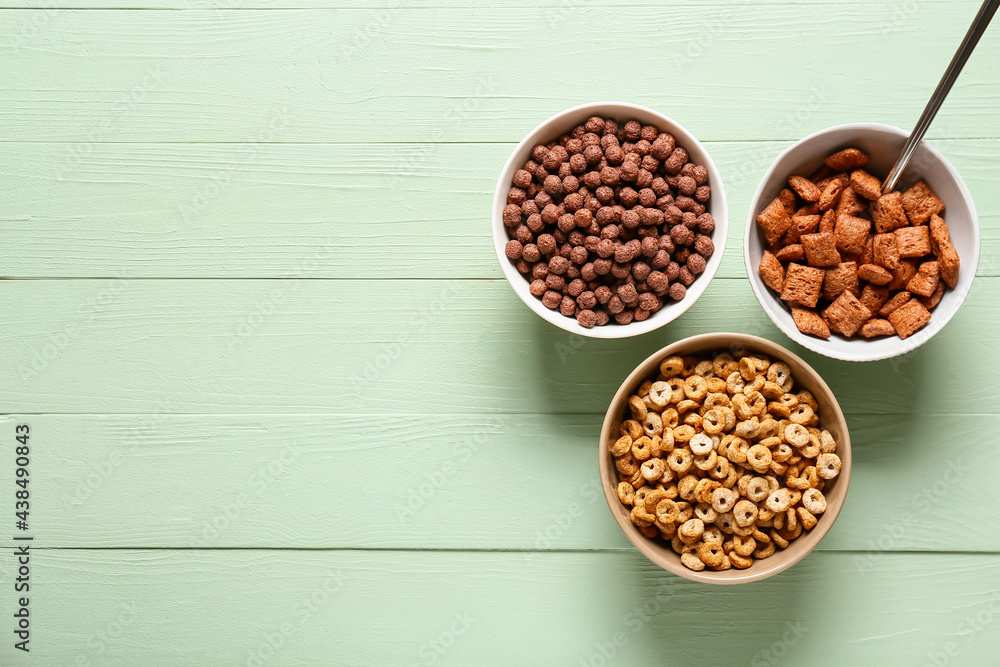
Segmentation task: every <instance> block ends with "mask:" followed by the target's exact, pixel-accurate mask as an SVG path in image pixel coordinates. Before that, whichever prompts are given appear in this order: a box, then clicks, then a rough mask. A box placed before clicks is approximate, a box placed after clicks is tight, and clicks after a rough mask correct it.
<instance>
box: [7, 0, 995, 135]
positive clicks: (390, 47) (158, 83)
mask: <svg viewBox="0 0 1000 667" xmlns="http://www.w3.org/2000/svg"><path fill="white" fill-rule="evenodd" d="M85 1H88V2H89V0H85ZM232 1H233V2H239V1H240V0H232ZM390 1H391V0H390ZM553 4H556V3H551V4H550V6H549V7H540V8H535V7H528V8H497V9H492V10H490V9H486V8H484V7H481V6H477V5H470V6H469V7H467V8H462V9H455V8H447V7H444V8H437V7H426V8H420V7H417V6H413V7H409V6H400V7H399V8H398V9H394V10H391V11H386V12H382V13H380V12H377V11H372V10H370V9H362V10H335V11H323V10H287V11H286V10H280V9H274V10H271V9H269V10H267V11H259V12H256V11H240V10H228V9H211V10H198V9H190V10H185V11H181V12H172V11H149V12H147V11H119V12H115V11H113V10H92V11H73V10H65V11H62V10H60V11H54V10H46V9H36V10H14V9H11V10H5V11H4V12H3V17H2V19H0V20H2V21H3V22H4V23H3V26H4V29H3V34H6V35H8V36H9V38H8V40H7V42H8V43H7V44H6V45H5V46H6V50H5V53H4V63H5V67H4V68H3V71H2V72H0V88H3V90H5V91H7V94H6V95H4V96H3V97H2V99H0V117H2V118H4V120H5V122H4V123H3V126H2V128H0V139H3V140H26V141H38V140H48V141H68V142H82V143H83V144H88V143H99V142H105V141H232V142H255V141H282V142H288V141H295V142H315V141H332V142H356V141H392V142H397V141H421V142H425V141H434V142H440V141H446V142H451V141H505V142H509V141H517V140H520V138H521V137H522V136H524V134H525V133H526V132H527V131H528V130H530V129H531V128H532V127H534V126H535V125H536V124H537V123H538V122H539V120H541V119H543V118H546V117H548V116H549V115H551V114H552V113H555V112H557V111H560V110H562V109H564V108H566V107H569V106H572V105H575V104H579V103H581V102H586V101H593V98H594V96H595V95H596V96H597V97H600V98H604V99H625V100H628V101H634V102H639V103H643V104H647V105H649V106H652V107H654V108H657V109H660V110H662V111H664V112H665V113H666V114H667V115H669V116H671V117H674V118H676V119H677V120H678V121H680V122H681V123H683V124H684V125H685V126H687V127H688V129H690V130H691V131H692V132H693V133H694V134H695V136H697V137H699V138H700V139H706V140H744V139H755V140H759V139H774V140H778V139H780V140H794V139H798V138H800V137H802V136H804V135H806V134H808V133H809V132H812V131H814V130H817V129H820V128H823V127H828V126H830V125H834V124H839V123H843V122H848V121H867V120H878V121H882V122H887V123H890V124H894V125H900V126H904V127H911V126H912V124H913V123H914V122H915V119H916V117H917V115H918V113H919V110H920V109H922V108H923V106H924V104H925V102H926V100H927V98H928V97H929V95H930V93H931V92H932V90H933V88H934V85H935V84H936V83H937V81H938V79H939V78H940V76H941V73H942V71H943V68H944V64H945V63H947V62H948V59H949V58H950V57H951V55H952V54H953V52H954V50H955V47H956V44H958V42H959V41H960V40H961V37H962V35H964V33H965V30H966V27H967V25H968V23H969V21H971V19H972V17H973V16H974V15H975V9H976V6H975V3H961V4H960V5H956V4H954V3H915V4H914V5H912V6H911V5H910V4H908V3H885V4H879V5H873V3H870V2H862V1H858V0H855V1H854V2H843V3H838V4H837V5H835V6H832V7H831V6H830V5H829V4H825V3H808V4H800V3H794V4H759V3H739V4H737V3H714V4H704V5H701V4H699V5H698V6H697V8H693V7H692V5H691V4H690V3H685V4H681V5H675V4H673V3H671V4H669V5H665V6H655V7H651V6H649V5H648V4H645V3H642V4H639V5H632V4H627V5H623V6H617V7H614V6H594V5H589V6H586V7H585V8H583V7H581V8H580V9H577V7H578V6H577V5H576V4H575V2H567V3H559V4H557V5H556V6H555V7H553V6H551V5H553ZM38 23H41V24H42V25H37V24H38ZM665 29H666V32H665ZM626 33H627V34H628V40H627V48H623V43H622V40H621V37H622V35H624V34H626ZM862 45H863V49H862V48H859V47H860V46H862ZM830 54H835V55H836V57H830ZM998 56H1000V40H997V39H996V38H995V36H993V35H990V34H987V35H986V37H985V39H983V40H982V42H981V43H980V44H979V46H978V48H977V51H976V57H975V58H974V59H972V60H971V61H970V62H969V64H968V65H967V67H966V68H965V71H964V72H963V73H962V77H961V79H960V80H959V81H958V82H957V84H956V85H955V88H954V89H953V90H952V92H951V95H950V96H949V99H948V103H947V104H946V105H945V107H944V108H943V109H942V111H941V113H940V114H939V116H938V118H937V119H936V120H935V122H934V125H933V126H932V127H931V130H930V136H931V138H968V137H981V136H992V134H993V133H989V134H988V135H984V133H983V130H984V128H987V127H990V126H991V125H992V124H993V122H994V120H995V113H994V109H995V108H996V106H997V103H998V100H1000V92H998V90H997V86H996V85H995V82H996V80H997V78H998V68H1000V57H998ZM642 61H645V62H648V63H650V65H651V66H652V69H653V70H654V71H653V72H651V71H650V70H651V67H650V66H646V67H639V66H637V64H638V63H640V62H642ZM884 62H892V63H893V72H892V85H891V88H889V89H888V91H887V86H886V84H885V78H886V77H882V76H866V75H862V73H867V72H870V71H872V69H873V67H874V63H884ZM568 63H572V64H573V65H572V66H573V68H574V70H577V71H585V72H586V76H587V79H586V81H587V85H586V87H585V88H584V87H581V84H580V81H579V79H578V78H577V77H574V76H570V77H567V76H563V75H562V72H563V71H564V70H565V68H566V67H567V64H568ZM539 80H540V81H539Z"/></svg>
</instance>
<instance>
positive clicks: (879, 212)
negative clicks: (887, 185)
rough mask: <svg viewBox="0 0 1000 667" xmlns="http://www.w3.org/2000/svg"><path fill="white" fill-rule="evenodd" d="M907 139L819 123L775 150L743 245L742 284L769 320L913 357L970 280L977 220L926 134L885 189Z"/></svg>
mask: <svg viewBox="0 0 1000 667" xmlns="http://www.w3.org/2000/svg"><path fill="white" fill-rule="evenodd" d="M908 136H909V133H908V132H906V131H905V130H902V129H900V128H897V127H892V126H890V125H881V124H878V123H855V124H849V125H838V126H836V127H831V128H827V129H825V130H821V131H819V132H816V133H814V134H811V135H809V136H808V137H805V138H804V139H802V140H800V141H798V142H796V143H795V144H793V145H792V146H790V147H789V148H788V149H787V150H785V151H784V152H782V153H781V154H780V155H779V156H778V157H777V158H776V159H775V160H774V163H773V164H772V165H771V167H770V169H769V170H768V171H767V173H766V174H765V175H764V178H763V179H762V180H761V182H760V186H759V187H758V188H757V192H756V194H755V195H754V198H753V201H752V202H751V205H750V210H749V213H748V216H747V225H746V229H745V235H744V248H743V250H744V260H745V262H746V269H747V275H748V276H749V278H750V284H751V286H752V287H753V291H754V294H755V295H756V296H757V300H758V301H759V302H760V305H761V306H762V307H763V308H764V312H766V313H767V315H768V317H770V318H771V320H772V321H773V322H774V323H775V324H776V325H777V326H778V327H779V328H780V329H781V330H782V331H783V332H784V333H785V334H786V335H787V336H788V337H789V338H791V339H792V340H794V341H795V342H797V343H799V344H801V345H803V346H804V347H807V348H809V349H810V350H813V351H814V352H819V353H820V354H824V355H826V356H828V357H832V358H835V359H842V360H845V361H874V360H878V359H886V358H889V357H894V356H897V355H900V354H904V353H906V352H909V351H910V350H913V349H915V348H917V347H919V346H920V345H922V344H923V343H925V342H927V341H928V340H930V339H931V337H933V336H934V335H935V334H937V332H939V331H940V330H941V329H942V328H944V326H945V325H946V324H947V323H948V321H949V320H950V319H951V318H952V316H954V315H955V313H956V312H957V311H958V309H959V307H960V306H961V305H962V302H963V301H964V300H965V297H966V295H968V293H969V289H970V288H971V287H972V282H973V279H974V278H975V275H976V268H977V265H978V263H979V246H980V240H979V220H978V217H977V215H976V207H975V204H974V203H973V201H972V196H971V195H970V194H969V191H968V189H967V188H966V186H965V183H964V182H963V181H962V177H961V176H960V175H959V174H958V172H957V171H956V170H955V168H954V167H953V166H952V165H951V163H950V162H948V160H947V159H946V158H945V157H944V156H943V155H942V154H941V153H940V152H939V151H937V150H936V149H935V148H934V147H933V146H931V145H930V144H928V143H927V142H926V141H922V142H920V144H918V146H917V148H916V151H915V152H914V154H913V157H912V158H911V160H910V162H909V164H908V166H907V168H906V170H905V171H904V172H903V174H902V177H901V179H900V180H899V182H898V183H897V184H896V186H895V188H894V189H893V191H891V192H885V193H883V192H882V183H883V181H884V179H885V178H886V176H887V175H888V172H889V170H890V169H891V168H892V165H893V163H894V162H895V160H896V157H897V156H898V155H899V152H900V150H901V149H902V147H903V144H904V142H905V141H906V139H907V137H908Z"/></svg>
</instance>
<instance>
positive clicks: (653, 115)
mask: <svg viewBox="0 0 1000 667" xmlns="http://www.w3.org/2000/svg"><path fill="white" fill-rule="evenodd" d="M591 116H601V117H603V118H613V119H615V120H616V121H622V122H624V121H629V120H637V121H639V122H640V123H642V124H644V125H647V124H648V125H655V126H656V127H658V128H659V129H660V130H661V131H663V132H669V133H670V134H672V135H674V138H675V139H676V140H677V145H678V146H681V147H683V148H684V149H685V150H687V152H688V156H689V157H688V159H689V160H691V161H692V162H694V163H696V164H701V165H704V166H705V168H706V169H708V184H709V185H710V186H711V187H712V196H711V198H710V199H709V200H708V204H707V205H706V209H705V210H706V211H707V212H708V213H711V214H712V217H713V218H714V219H715V231H714V232H712V235H711V238H712V241H713V243H714V244H715V252H714V253H713V254H712V256H711V257H710V258H709V260H708V262H707V266H706V267H705V270H704V272H702V273H701V274H700V275H698V276H697V277H696V278H695V281H694V282H693V283H691V286H690V287H688V288H687V294H686V295H685V297H684V298H683V299H681V300H680V301H668V302H667V303H665V304H664V306H663V308H661V309H660V310H659V311H657V312H656V313H654V314H653V315H651V316H650V317H649V319H647V320H644V321H642V322H631V323H630V324H626V325H620V324H615V323H614V321H613V320H612V322H611V323H609V324H606V325H604V326H602V327H594V328H592V329H588V328H586V327H584V326H581V325H580V323H579V322H577V321H576V319H574V318H572V317H566V316H564V315H563V314H561V313H560V312H559V311H558V310H549V309H548V308H546V307H545V306H543V305H542V302H541V300H539V299H536V298H535V297H533V296H532V295H531V292H529V291H528V285H529V283H528V280H526V279H525V277H524V276H523V275H521V274H520V273H518V271H517V269H516V268H515V266H514V262H512V261H511V260H510V259H508V258H507V255H506V252H505V246H506V245H507V241H509V240H510V239H509V237H508V236H507V230H506V228H505V227H504V225H503V207H504V206H505V205H506V204H507V191H508V190H509V189H510V188H511V180H512V179H513V178H514V172H515V171H517V170H518V169H520V168H521V167H522V166H524V163H525V162H527V161H528V158H529V157H530V155H531V149H532V148H533V147H534V146H535V145H536V144H544V143H548V142H550V141H553V140H555V139H558V138H559V137H560V136H561V135H562V134H564V133H566V132H569V131H570V130H572V129H573V128H574V127H576V126H577V125H579V124H581V123H583V122H586V120H587V119H588V118H590V117H591ZM728 232H729V214H728V208H727V206H726V191H725V189H724V188H723V186H722V177H721V176H720V175H719V170H718V169H716V167H715V163H714V162H712V158H711V157H709V155H708V151H706V150H705V147H704V146H702V145H701V143H699V142H698V140H697V139H695V138H694V135H692V134H691V133H690V132H688V131H687V130H686V129H684V126H682V125H681V124H680V123H678V122H677V121H675V120H673V119H671V118H668V117H667V116H664V115H663V114H661V113H659V112H657V111H653V110H652V109H649V108H647V107H643V106H639V105H637V104H628V103H625V102H594V103H591V104H583V105H580V106H577V107H573V108H571V109H567V110H566V111H563V112H560V113H557V114H556V115H554V116H552V117H551V118H549V119H548V120H546V121H545V122H543V123H542V124H541V125H539V126H538V127H536V128H535V129H534V130H532V131H531V132H530V133H528V136H526V137H525V138H524V139H523V140H522V141H521V143H519V144H518V145H517V148H515V149H514V152H513V153H511V155H510V157H509V158H508V159H507V164H505V165H504V167H503V170H502V171H501V172H500V179H499V180H498V181H497V187H496V192H495V193H494V194H493V247H494V249H495V250H496V253H497V259H498V260H499V262H500V268H502V269H503V273H504V276H506V278H507V282H508V283H509V284H510V286H511V287H512V288H513V289H514V292H515V293H516V294H517V295H518V296H519V297H521V301H523V302H524V303H525V305H527V306H528V308H530V309H531V310H533V311H534V312H535V313H536V314H538V316H539V317H541V318H542V319H544V320H546V321H547V322H550V323H552V324H554V325H556V326H557V327H559V328H561V329H565V330H566V331H569V332H571V333H575V334H579V335H581V336H589V337H590V338H628V337H629V336H637V335H639V334H644V333H647V332H650V331H653V330H654V329H658V328H660V327H662V326H663V325H665V324H667V323H668V322H672V321H673V320H675V319H677V318H678V317H680V315H681V314H683V313H684V311H686V310H687V309H688V308H690V307H691V305H692V304H693V303H694V302H695V301H697V300H698V297H700V296H701V295H702V293H703V292H704V291H705V289H706V288H707V287H708V284H709V283H710V282H712V277H713V276H715V272H716V271H717V270H718V269H719V264H721V263H722V255H723V253H724V252H725V249H726V235H727V234H728Z"/></svg>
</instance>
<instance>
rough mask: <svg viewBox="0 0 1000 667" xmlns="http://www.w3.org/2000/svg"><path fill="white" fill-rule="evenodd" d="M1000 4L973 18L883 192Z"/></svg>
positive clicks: (992, 0) (987, 5)
mask: <svg viewBox="0 0 1000 667" xmlns="http://www.w3.org/2000/svg"><path fill="white" fill-rule="evenodd" d="M998 7H1000V0H986V1H985V2H984V3H983V6H982V7H980V8H979V13H978V14H976V18H975V19H973V21H972V25H971V26H969V32H967V33H965V39H963V40H962V45H961V46H959V47H958V51H956V52H955V56H954V57H953V58H952V59H951V64H950V65H948V69H947V70H945V73H944V76H943V77H941V81H940V82H939V83H938V86H937V89H936V90H935V91H934V94H933V95H931V99H930V101H928V102H927V106H926V107H924V112H923V113H922V114H920V119H919V120H918V121H917V124H916V126H915V127H914V128H913V132H911V133H910V138H909V139H907V140H906V144H904V145H903V150H902V152H900V154H899V158H897V160H896V164H894V165H893V167H892V171H890V172H889V175H888V176H887V177H886V179H885V183H883V184H882V194H886V193H888V192H891V191H892V189H893V188H894V187H895V186H896V181H898V180H899V177H900V176H902V175H903V170H904V169H906V163H907V162H909V161H910V157H912V155H913V151H915V150H916V148H917V144H919V143H920V140H921V139H922V138H923V136H924V134H925V133H926V132H927V128H928V127H930V125H931V121H932V120H934V116H935V115H937V112H938V109H939V108H941V103H942V102H944V98H945V97H947V96H948V91H950V90H951V86H952V84H953V83H955V79H957V78H958V75H959V74H960V73H961V71H962V67H964V66H965V61H966V60H968V59H969V56H970V55H972V50H973V49H975V48H976V44H978V43H979V38H980V37H982V36H983V31H985V30H986V26H988V25H989V24H990V20H991V19H992V18H993V15H994V14H996V12H997V8H998Z"/></svg>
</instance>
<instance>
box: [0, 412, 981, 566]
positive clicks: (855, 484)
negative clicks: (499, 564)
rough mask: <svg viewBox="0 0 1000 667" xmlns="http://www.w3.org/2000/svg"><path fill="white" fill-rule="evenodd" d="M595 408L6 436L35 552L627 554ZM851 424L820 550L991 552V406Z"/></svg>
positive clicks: (54, 425) (106, 421)
mask: <svg viewBox="0 0 1000 667" xmlns="http://www.w3.org/2000/svg"><path fill="white" fill-rule="evenodd" d="M601 417H602V416H600V415H503V414H493V413H485V414H484V413H469V414H447V415H435V416H425V415H404V414H393V413H389V414H383V415H374V416H373V415H245V416H243V415H177V414H169V413H163V414H147V415H29V416H26V417H18V416H7V417H3V418H0V433H4V434H6V433H13V427H14V425H15V424H17V423H21V422H26V423H28V424H29V425H30V427H31V439H30V444H31V446H32V456H31V465H32V467H31V470H32V478H33V481H32V483H31V493H32V496H31V502H32V508H31V524H30V525H31V526H33V527H34V526H37V528H36V529H34V530H33V533H34V534H35V535H36V539H37V541H38V543H39V544H41V545H44V546H46V547H60V548H63V547H101V548H106V547H133V548H143V547H178V546H181V547H192V548H225V547H239V548H289V547H294V548H310V549H312V548H398V549H519V550H565V549H629V548H630V546H629V545H628V543H627V542H626V541H625V539H624V537H623V536H622V534H621V532H620V530H619V529H618V526H617V524H615V523H614V521H613V520H612V518H611V515H610V513H609V512H608V508H607V504H606V503H605V500H604V496H603V494H602V491H601V487H600V483H599V481H598V479H597V465H596V460H595V457H596V444H597V442H596V439H597V434H598V433H599V432H600V421H601ZM848 419H849V423H850V427H851V437H852V441H853V443H854V461H855V465H854V470H853V477H852V480H851V493H850V496H849V499H848V502H847V505H846V506H845V508H844V511H843V513H842V514H841V515H840V517H839V518H838V519H837V523H836V525H835V526H834V528H833V530H832V532H831V533H830V534H829V535H828V536H827V538H826V539H824V541H823V544H822V545H821V546H822V548H823V549H824V550H853V551H859V552H870V553H866V555H865V562H866V563H870V565H871V566H872V567H873V566H874V565H875V563H877V562H879V561H880V560H882V559H883V558H884V557H885V554H886V553H887V552H891V551H922V550H938V551H950V550H962V551H1000V535H997V534H996V533H993V532H992V531H983V530H981V529H980V527H979V524H978V523H977V519H976V517H975V515H974V514H970V513H969V511H968V507H969V506H971V505H974V506H989V507H992V506H994V505H997V504H998V503H1000V489H998V488H997V487H996V485H995V484H993V483H992V477H991V475H992V471H993V470H994V468H995V467H996V464H997V463H998V457H1000V454H997V452H996V447H995V446H994V443H993V442H992V441H991V440H989V439H988V438H983V437H981V435H980V434H982V433H984V432H986V431H987V430H988V429H989V428H991V424H992V423H993V422H994V421H995V420H996V416H995V415H973V416H938V415H934V416H931V415H926V414H922V413H916V414H909V415H849V417H848ZM942 443H944V444H942ZM960 443H961V444H960ZM14 490H15V489H14V487H13V478H12V477H11V478H9V479H8V477H3V478H2V479H0V496H2V497H11V496H13V491H14ZM970 534H975V535H977V538H976V540H975V541H969V540H968V536H969V535H970Z"/></svg>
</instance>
